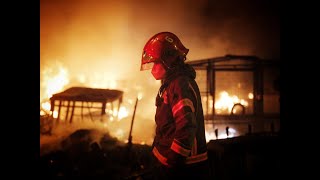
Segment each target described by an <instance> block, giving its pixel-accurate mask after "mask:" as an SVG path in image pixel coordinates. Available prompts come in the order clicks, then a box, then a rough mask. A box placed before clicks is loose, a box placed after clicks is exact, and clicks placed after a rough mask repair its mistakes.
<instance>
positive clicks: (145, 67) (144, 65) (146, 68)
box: [140, 62, 154, 71]
mask: <svg viewBox="0 0 320 180" xmlns="http://www.w3.org/2000/svg"><path fill="white" fill-rule="evenodd" d="M153 65H154V62H149V63H145V64H141V67H140V71H144V70H149V69H152V67H153Z"/></svg>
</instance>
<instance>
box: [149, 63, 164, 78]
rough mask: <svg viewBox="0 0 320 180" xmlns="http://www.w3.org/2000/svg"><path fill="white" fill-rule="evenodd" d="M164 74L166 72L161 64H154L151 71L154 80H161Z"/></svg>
mask: <svg viewBox="0 0 320 180" xmlns="http://www.w3.org/2000/svg"><path fill="white" fill-rule="evenodd" d="M166 72H167V71H166V69H165V68H164V66H163V64H162V63H161V62H155V63H154V65H153V67H152V70H151V74H152V75H153V77H154V78H155V79H156V80H161V79H163V78H164V76H165V74H166Z"/></svg>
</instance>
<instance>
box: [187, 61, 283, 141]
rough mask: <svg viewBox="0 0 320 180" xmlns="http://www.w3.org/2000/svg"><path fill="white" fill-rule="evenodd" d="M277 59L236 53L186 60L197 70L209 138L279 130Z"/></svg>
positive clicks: (278, 74)
mask: <svg viewBox="0 0 320 180" xmlns="http://www.w3.org/2000/svg"><path fill="white" fill-rule="evenodd" d="M278 62H279V61H278V60H268V59H261V58H259V57H256V56H236V55H226V56H222V57H215V58H210V59H202V60H193V61H190V62H188V64H190V65H191V66H193V67H194V68H195V70H196V72H197V78H196V81H197V82H198V84H199V88H200V91H201V94H202V104H203V109H204V114H205V120H206V131H207V136H210V137H208V139H213V138H212V137H211V136H213V137H215V138H217V139H220V138H226V137H232V136H240V135H246V134H248V133H263V132H277V131H279V130H280V89H279V78H280V69H279V64H278Z"/></svg>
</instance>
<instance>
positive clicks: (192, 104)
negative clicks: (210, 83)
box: [168, 78, 197, 164]
mask: <svg viewBox="0 0 320 180" xmlns="http://www.w3.org/2000/svg"><path fill="white" fill-rule="evenodd" d="M170 90H171V91H172V92H171V93H170V94H171V97H170V102H171V108H172V114H173V117H174V120H175V125H176V130H175V136H174V140H173V142H172V144H171V150H172V151H173V152H172V153H171V154H170V155H169V156H171V157H168V161H169V162H170V161H171V162H174V161H175V160H174V159H176V160H177V161H180V160H181V161H184V159H185V158H186V157H188V156H189V154H190V152H191V148H192V145H193V142H194V138H195V133H196V128H197V124H196V116H195V108H196V102H197V100H196V97H195V92H194V89H193V88H192V86H191V84H190V83H189V82H188V81H186V80H183V79H180V78H178V79H176V80H175V83H173V86H172V88H171V89H170ZM170 159H171V160H170ZM179 163H180V162H177V164H179Z"/></svg>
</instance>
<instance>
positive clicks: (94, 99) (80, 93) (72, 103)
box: [50, 87, 123, 123]
mask: <svg viewBox="0 0 320 180" xmlns="http://www.w3.org/2000/svg"><path fill="white" fill-rule="evenodd" d="M122 97H123V91H120V90H114V89H99V88H88V87H71V88H69V89H66V90H65V91H63V92H60V93H57V94H54V95H53V96H52V97H51V98H50V102H51V112H54V110H55V107H58V117H57V122H59V121H60V119H61V110H62V109H63V108H66V114H65V118H64V119H65V121H69V122H70V123H72V120H73V116H74V112H75V109H76V108H80V111H81V118H83V110H84V109H85V108H87V110H88V112H89V114H90V117H91V119H92V114H91V111H90V110H91V109H100V110H101V114H100V115H101V116H102V115H104V114H105V113H106V112H105V110H106V105H107V103H111V105H112V106H113V102H114V101H118V111H119V108H120V105H121V103H122ZM79 103H80V105H79ZM112 109H113V107H112Z"/></svg>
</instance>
